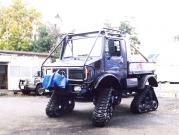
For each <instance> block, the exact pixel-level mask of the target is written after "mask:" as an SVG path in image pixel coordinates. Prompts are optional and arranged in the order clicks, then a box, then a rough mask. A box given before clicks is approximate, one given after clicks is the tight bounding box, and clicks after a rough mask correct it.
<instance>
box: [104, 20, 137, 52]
mask: <svg viewBox="0 0 179 135" xmlns="http://www.w3.org/2000/svg"><path fill="white" fill-rule="evenodd" d="M104 25H105V26H106V27H107V28H115V29H118V30H119V31H120V32H121V34H122V35H128V36H129V41H130V44H131V45H133V46H135V47H136V48H137V49H139V48H140V41H139V39H138V37H137V33H136V32H135V28H134V27H132V25H131V24H130V23H129V22H128V21H121V22H120V25H119V26H118V27H117V28H116V27H112V25H111V24H109V23H105V24H104ZM131 51H132V52H133V53H136V51H135V49H133V48H132V47H131Z"/></svg>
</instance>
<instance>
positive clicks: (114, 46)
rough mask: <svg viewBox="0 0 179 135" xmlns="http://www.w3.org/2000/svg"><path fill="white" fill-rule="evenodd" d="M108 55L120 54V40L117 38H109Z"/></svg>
mask: <svg viewBox="0 0 179 135" xmlns="http://www.w3.org/2000/svg"><path fill="white" fill-rule="evenodd" d="M108 48H109V55H110V56H120V41H119V40H111V39H110V40H109V41H108Z"/></svg>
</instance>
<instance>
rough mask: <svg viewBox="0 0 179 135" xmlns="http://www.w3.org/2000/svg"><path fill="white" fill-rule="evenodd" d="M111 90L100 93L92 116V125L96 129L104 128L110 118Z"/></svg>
mask: <svg viewBox="0 0 179 135" xmlns="http://www.w3.org/2000/svg"><path fill="white" fill-rule="evenodd" d="M112 112H113V107H112V90H110V89H109V88H108V89H104V90H103V91H101V92H100V94H99V97H98V99H97V102H96V106H95V109H94V111H93V114H92V123H93V125H94V126H96V127H104V126H105V125H107V124H108V123H109V121H110V119H111V117H112Z"/></svg>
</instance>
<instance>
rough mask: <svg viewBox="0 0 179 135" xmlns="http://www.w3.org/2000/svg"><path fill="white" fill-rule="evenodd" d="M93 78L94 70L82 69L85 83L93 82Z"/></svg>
mask: <svg viewBox="0 0 179 135" xmlns="http://www.w3.org/2000/svg"><path fill="white" fill-rule="evenodd" d="M93 78H94V69H93V67H90V66H85V67H84V80H85V81H87V82H90V81H93Z"/></svg>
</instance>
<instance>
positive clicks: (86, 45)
mask: <svg viewBox="0 0 179 135" xmlns="http://www.w3.org/2000/svg"><path fill="white" fill-rule="evenodd" d="M95 41H96V42H95ZM93 45H94V48H93ZM92 48H93V50H92V52H91V54H90V57H98V56H100V55H101V50H102V49H101V48H102V37H98V38H97V40H96V37H85V38H75V37H73V38H72V39H70V40H68V42H67V45H66V48H65V51H64V55H63V58H68V57H83V56H88V54H89V53H90V51H91V49H92Z"/></svg>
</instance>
